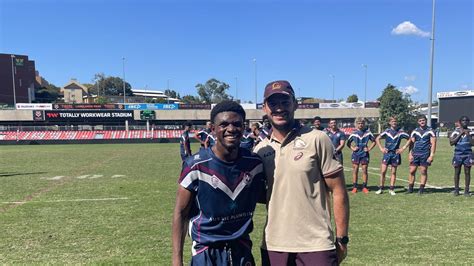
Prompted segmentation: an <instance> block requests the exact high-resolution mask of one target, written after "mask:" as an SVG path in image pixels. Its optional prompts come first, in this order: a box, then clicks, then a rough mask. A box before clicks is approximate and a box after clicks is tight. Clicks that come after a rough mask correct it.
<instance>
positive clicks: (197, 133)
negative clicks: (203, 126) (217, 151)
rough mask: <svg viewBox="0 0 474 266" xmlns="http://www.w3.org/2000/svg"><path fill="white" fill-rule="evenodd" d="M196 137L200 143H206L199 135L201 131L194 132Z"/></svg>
mask: <svg viewBox="0 0 474 266" xmlns="http://www.w3.org/2000/svg"><path fill="white" fill-rule="evenodd" d="M194 138H195V139H196V140H197V141H198V142H199V143H201V144H202V145H204V142H203V141H202V140H201V138H200V137H199V131H198V132H196V133H195V134H194Z"/></svg>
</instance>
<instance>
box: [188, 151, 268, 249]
mask: <svg viewBox="0 0 474 266" xmlns="http://www.w3.org/2000/svg"><path fill="white" fill-rule="evenodd" d="M179 184H180V185H181V186H182V187H184V188H185V189H187V190H189V191H191V192H192V193H193V197H194V199H193V205H192V209H191V212H190V217H189V218H190V223H189V231H190V235H191V238H192V240H193V254H197V253H199V251H203V250H205V249H206V248H207V247H208V246H209V245H211V244H212V243H215V242H221V241H232V240H237V239H246V240H249V234H250V232H251V231H252V230H253V222H252V217H253V213H254V211H255V206H256V203H257V201H258V200H262V199H263V201H264V199H265V193H266V179H265V175H264V170H263V164H262V161H261V159H260V158H259V157H258V156H257V155H256V154H254V153H251V152H250V151H248V150H246V149H242V148H240V149H239V157H238V159H237V160H236V161H235V162H232V163H228V162H224V161H222V160H220V159H219V158H217V156H216V155H215V154H214V152H213V151H212V149H201V150H200V151H199V152H198V153H196V154H195V155H193V156H192V157H190V158H188V159H187V160H186V161H185V162H184V163H183V169H182V172H181V176H180V179H179Z"/></svg>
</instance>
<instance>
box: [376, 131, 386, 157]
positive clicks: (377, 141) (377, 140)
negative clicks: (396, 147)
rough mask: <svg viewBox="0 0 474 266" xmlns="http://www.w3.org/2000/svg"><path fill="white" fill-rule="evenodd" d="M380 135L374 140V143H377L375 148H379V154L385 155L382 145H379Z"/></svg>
mask: <svg viewBox="0 0 474 266" xmlns="http://www.w3.org/2000/svg"><path fill="white" fill-rule="evenodd" d="M381 138H382V137H381V135H378V136H377V137H376V138H375V143H377V146H379V149H380V151H381V152H383V153H386V152H385V148H384V147H383V146H382V143H380V139H381Z"/></svg>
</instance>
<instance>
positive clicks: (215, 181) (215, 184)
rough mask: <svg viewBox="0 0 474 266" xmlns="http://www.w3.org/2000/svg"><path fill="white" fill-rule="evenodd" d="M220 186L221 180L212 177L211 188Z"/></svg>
mask: <svg viewBox="0 0 474 266" xmlns="http://www.w3.org/2000/svg"><path fill="white" fill-rule="evenodd" d="M218 185H219V178H217V176H215V175H213V176H212V177H211V186H212V187H213V188H217V186H218Z"/></svg>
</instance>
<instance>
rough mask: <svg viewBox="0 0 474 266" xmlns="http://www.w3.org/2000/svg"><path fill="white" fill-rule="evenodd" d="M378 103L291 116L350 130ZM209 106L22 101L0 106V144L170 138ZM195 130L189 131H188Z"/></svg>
mask: <svg viewBox="0 0 474 266" xmlns="http://www.w3.org/2000/svg"><path fill="white" fill-rule="evenodd" d="M243 106H244V108H245V109H246V112H247V118H248V120H249V121H250V122H251V123H253V122H260V121H261V119H262V116H263V111H262V110H261V106H259V105H256V104H243ZM376 107H377V106H373V107H372V106H368V107H367V108H366V107H365V106H364V105H363V104H362V105H361V104H335V103H330V104H323V103H321V104H300V105H299V108H298V110H297V111H296V114H295V116H296V118H297V119H300V120H304V121H306V123H310V121H311V120H312V118H313V117H315V116H321V117H323V118H324V119H323V124H324V123H327V122H328V121H329V119H330V118H336V119H338V123H339V127H340V128H341V129H342V130H344V131H345V132H346V133H350V132H351V130H352V125H353V121H354V118H355V117H358V116H363V117H368V118H372V119H374V120H375V119H376V118H378V117H379V109H378V108H376ZM211 108H212V105H210V104H177V103H169V104H168V103H136V104H87V103H83V104H65V103H56V104H48V103H42V104H37V103H36V104H35V103H21V104H17V105H16V109H14V110H0V144H19V143H20V144H29V143H30V142H33V143H78V142H79V143H88V142H90V143H97V142H108V141H112V142H113V141H116V142H137V141H138V142H174V141H177V140H178V139H179V137H180V135H181V133H182V130H181V125H182V124H183V123H184V122H186V121H192V123H193V125H194V130H198V129H199V128H201V127H202V126H204V124H205V123H206V121H207V120H208V119H209V114H210V110H211ZM193 133H194V131H191V134H193Z"/></svg>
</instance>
